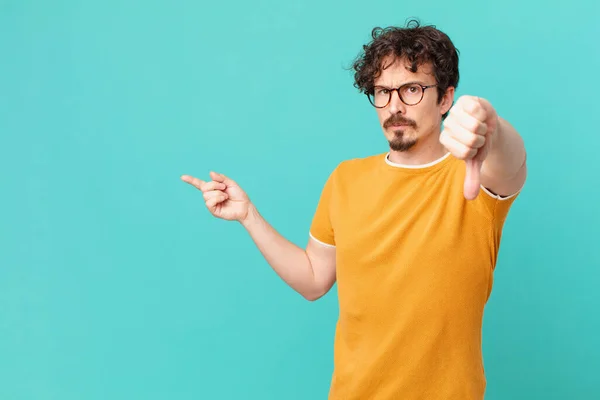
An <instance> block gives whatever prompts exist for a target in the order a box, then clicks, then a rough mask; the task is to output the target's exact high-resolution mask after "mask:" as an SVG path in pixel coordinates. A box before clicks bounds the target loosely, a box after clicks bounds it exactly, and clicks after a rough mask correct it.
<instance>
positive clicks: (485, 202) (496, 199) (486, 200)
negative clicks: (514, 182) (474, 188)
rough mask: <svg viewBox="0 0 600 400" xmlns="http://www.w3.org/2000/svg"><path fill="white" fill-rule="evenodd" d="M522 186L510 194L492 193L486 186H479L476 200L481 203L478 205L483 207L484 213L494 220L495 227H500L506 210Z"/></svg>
mask: <svg viewBox="0 0 600 400" xmlns="http://www.w3.org/2000/svg"><path fill="white" fill-rule="evenodd" d="M522 190H523V188H521V189H519V190H518V191H516V192H515V193H513V194H511V195H510V196H505V197H503V196H498V195H496V194H494V193H492V192H491V191H490V190H488V189H487V188H485V187H483V186H481V189H480V191H479V196H477V199H476V201H477V202H479V203H481V204H480V206H481V207H482V208H484V209H485V211H486V213H487V214H488V215H490V216H491V218H492V220H493V221H494V225H495V226H496V228H497V229H502V227H503V225H504V222H505V221H506V217H507V216H508V212H509V211H510V209H511V207H512V205H513V203H514V202H515V200H516V199H517V197H518V196H519V194H520V193H521V191H522Z"/></svg>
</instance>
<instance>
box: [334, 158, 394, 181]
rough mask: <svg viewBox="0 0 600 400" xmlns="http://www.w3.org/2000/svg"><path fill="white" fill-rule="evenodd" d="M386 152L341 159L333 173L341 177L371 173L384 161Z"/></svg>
mask: <svg viewBox="0 0 600 400" xmlns="http://www.w3.org/2000/svg"><path fill="white" fill-rule="evenodd" d="M385 154H386V153H381V154H374V155H370V156H366V157H356V158H350V159H347V160H343V161H341V162H340V163H339V164H338V165H337V167H336V168H335V169H334V171H333V173H334V174H336V175H337V176H339V177H347V176H353V177H356V176H357V175H360V174H364V173H369V172H371V171H373V170H375V169H376V168H378V166H380V165H381V163H383V162H384V159H385Z"/></svg>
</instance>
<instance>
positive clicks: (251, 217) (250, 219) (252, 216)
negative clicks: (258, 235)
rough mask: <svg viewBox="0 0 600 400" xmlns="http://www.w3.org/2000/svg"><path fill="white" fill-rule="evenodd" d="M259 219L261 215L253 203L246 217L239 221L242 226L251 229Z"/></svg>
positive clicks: (249, 206)
mask: <svg viewBox="0 0 600 400" xmlns="http://www.w3.org/2000/svg"><path fill="white" fill-rule="evenodd" d="M258 219H259V213H258V210H257V209H256V207H254V205H253V204H252V203H250V204H249V205H248V211H247V212H246V215H245V216H244V217H243V218H241V219H240V220H239V222H240V224H242V226H243V227H244V228H246V229H249V228H250V227H251V226H252V225H253V224H254V223H256V221H257V220H258Z"/></svg>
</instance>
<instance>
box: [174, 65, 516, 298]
mask: <svg viewBox="0 0 600 400" xmlns="http://www.w3.org/2000/svg"><path fill="white" fill-rule="evenodd" d="M383 65H385V66H387V68H385V69H383V70H382V73H381V74H380V76H379V77H378V78H377V79H376V81H375V82H374V84H375V85H379V86H386V87H388V88H396V87H399V86H401V85H402V84H404V83H407V82H419V83H421V84H423V85H429V84H435V83H436V82H435V77H434V75H433V74H432V69H431V66H430V65H422V66H420V67H419V69H418V70H417V72H411V71H410V70H409V69H407V64H406V62H405V61H404V60H401V59H400V60H396V59H392V58H388V59H387V60H385V61H384V64H383ZM454 92H455V90H454V88H452V87H450V88H448V89H447V90H446V92H445V93H444V95H443V96H442V97H441V99H438V93H437V88H430V89H427V90H425V93H424V96H423V100H422V101H421V102H420V103H419V104H417V105H413V106H407V105H406V104H404V103H402V101H401V100H400V98H399V96H398V93H397V92H393V93H392V99H391V101H390V103H389V104H388V106H387V107H385V108H382V109H376V112H377V116H378V118H379V123H380V125H381V127H382V131H383V134H384V135H385V137H386V139H387V140H388V142H389V144H390V161H392V162H395V163H399V164H407V165H416V164H425V163H429V162H432V161H434V160H436V159H438V158H440V157H442V156H443V155H444V154H446V153H447V152H450V153H452V155H454V156H455V157H457V158H459V159H461V160H464V161H465V163H466V167H467V173H466V176H465V185H464V193H465V198H466V199H468V200H471V199H474V198H475V197H476V196H477V195H478V193H479V190H480V187H481V186H484V187H486V188H487V189H489V190H490V191H492V192H493V193H496V194H498V195H501V196H508V195H511V194H513V193H515V192H516V191H518V190H519V189H520V188H521V187H522V186H523V184H524V182H525V178H526V174H527V172H526V171H527V169H526V153H525V147H524V145H523V140H522V139H521V137H520V136H519V134H518V133H517V132H516V130H515V129H514V128H513V127H512V126H511V125H510V124H509V123H508V122H507V121H505V120H503V119H502V118H500V117H499V116H498V114H497V112H496V111H495V109H494V108H493V107H492V105H491V104H490V103H489V102H488V101H487V100H485V99H483V98H480V97H475V96H462V97H460V98H459V99H458V100H457V101H456V103H455V104H454V106H452V104H453V100H454ZM448 111H449V115H448V117H447V118H446V119H445V120H444V121H443V123H442V116H443V115H444V114H445V113H446V112H448ZM209 175H210V176H209V179H207V180H201V179H199V178H196V177H193V176H190V175H183V176H182V177H181V179H182V180H183V181H184V182H186V183H188V184H190V185H192V186H194V187H196V188H197V189H199V190H200V191H201V192H202V194H203V197H204V201H205V204H206V207H207V209H208V211H209V212H210V213H211V214H212V215H213V216H215V217H217V218H221V219H224V220H228V221H237V222H239V223H240V224H241V225H242V226H243V227H244V228H245V229H246V230H247V231H248V233H249V235H250V237H251V238H252V240H253V241H254V243H255V244H256V246H257V247H258V249H259V250H260V252H261V253H262V255H263V256H264V257H265V259H266V261H267V262H268V263H269V265H270V266H271V267H272V268H273V269H274V271H275V272H276V273H277V274H278V275H279V276H280V277H281V278H282V279H283V280H284V281H285V282H286V283H287V284H288V285H289V286H290V287H292V288H293V289H294V290H296V291H297V292H298V293H300V294H301V295H302V296H304V298H306V299H308V300H311V301H312V300H316V299H318V298H320V297H321V296H323V295H324V294H326V293H327V292H328V291H329V290H330V289H331V287H332V286H333V284H334V283H335V279H336V272H335V247H332V246H328V245H325V244H323V243H320V242H318V241H316V240H314V239H313V238H312V237H310V238H309V240H308V244H307V246H306V248H304V249H303V248H300V247H298V246H297V245H295V244H293V243H291V242H290V241H288V240H287V239H285V238H284V237H283V236H281V235H280V234H279V233H278V232H277V231H276V230H275V229H274V228H273V227H272V226H271V225H270V224H269V223H268V222H267V221H266V220H265V219H264V218H263V217H262V215H261V214H260V213H259V212H258V210H257V209H256V207H255V206H254V204H253V203H252V201H251V200H250V198H249V197H248V195H247V193H246V192H245V191H244V190H243V189H242V188H241V187H240V186H239V185H238V184H237V183H236V182H235V181H234V180H233V179H231V178H229V177H227V176H225V175H223V174H220V173H217V172H213V171H211V172H210V174H209Z"/></svg>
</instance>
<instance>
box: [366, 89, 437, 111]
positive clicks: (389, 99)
mask: <svg viewBox="0 0 600 400" xmlns="http://www.w3.org/2000/svg"><path fill="white" fill-rule="evenodd" d="M415 85H416V86H420V87H421V89H422V90H423V91H422V92H421V98H420V99H419V101H417V102H416V103H407V102H406V101H404V99H403V98H402V95H401V94H400V89H402V88H403V87H406V86H415ZM436 86H437V83H436V84H434V85H427V86H425V85H421V84H420V83H405V84H404V85H402V86H400V87H397V88H391V89H390V88H386V87H382V88H383V89H387V90H389V93H388V101H387V103H385V105H384V106H376V105H375V100H374V99H373V100H372V99H371V96H375V93H374V92H373V93H367V98H368V99H369V103H371V105H372V106H373V107H375V108H386V107H387V106H388V105H389V104H390V101H392V93H393V92H398V97H399V98H400V101H402V102H403V103H404V104H406V105H407V106H416V105H417V104H419V103H420V102H421V101H422V100H423V97H424V96H425V90H427V89H429V88H432V87H436ZM374 89H375V88H373V90H374Z"/></svg>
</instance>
